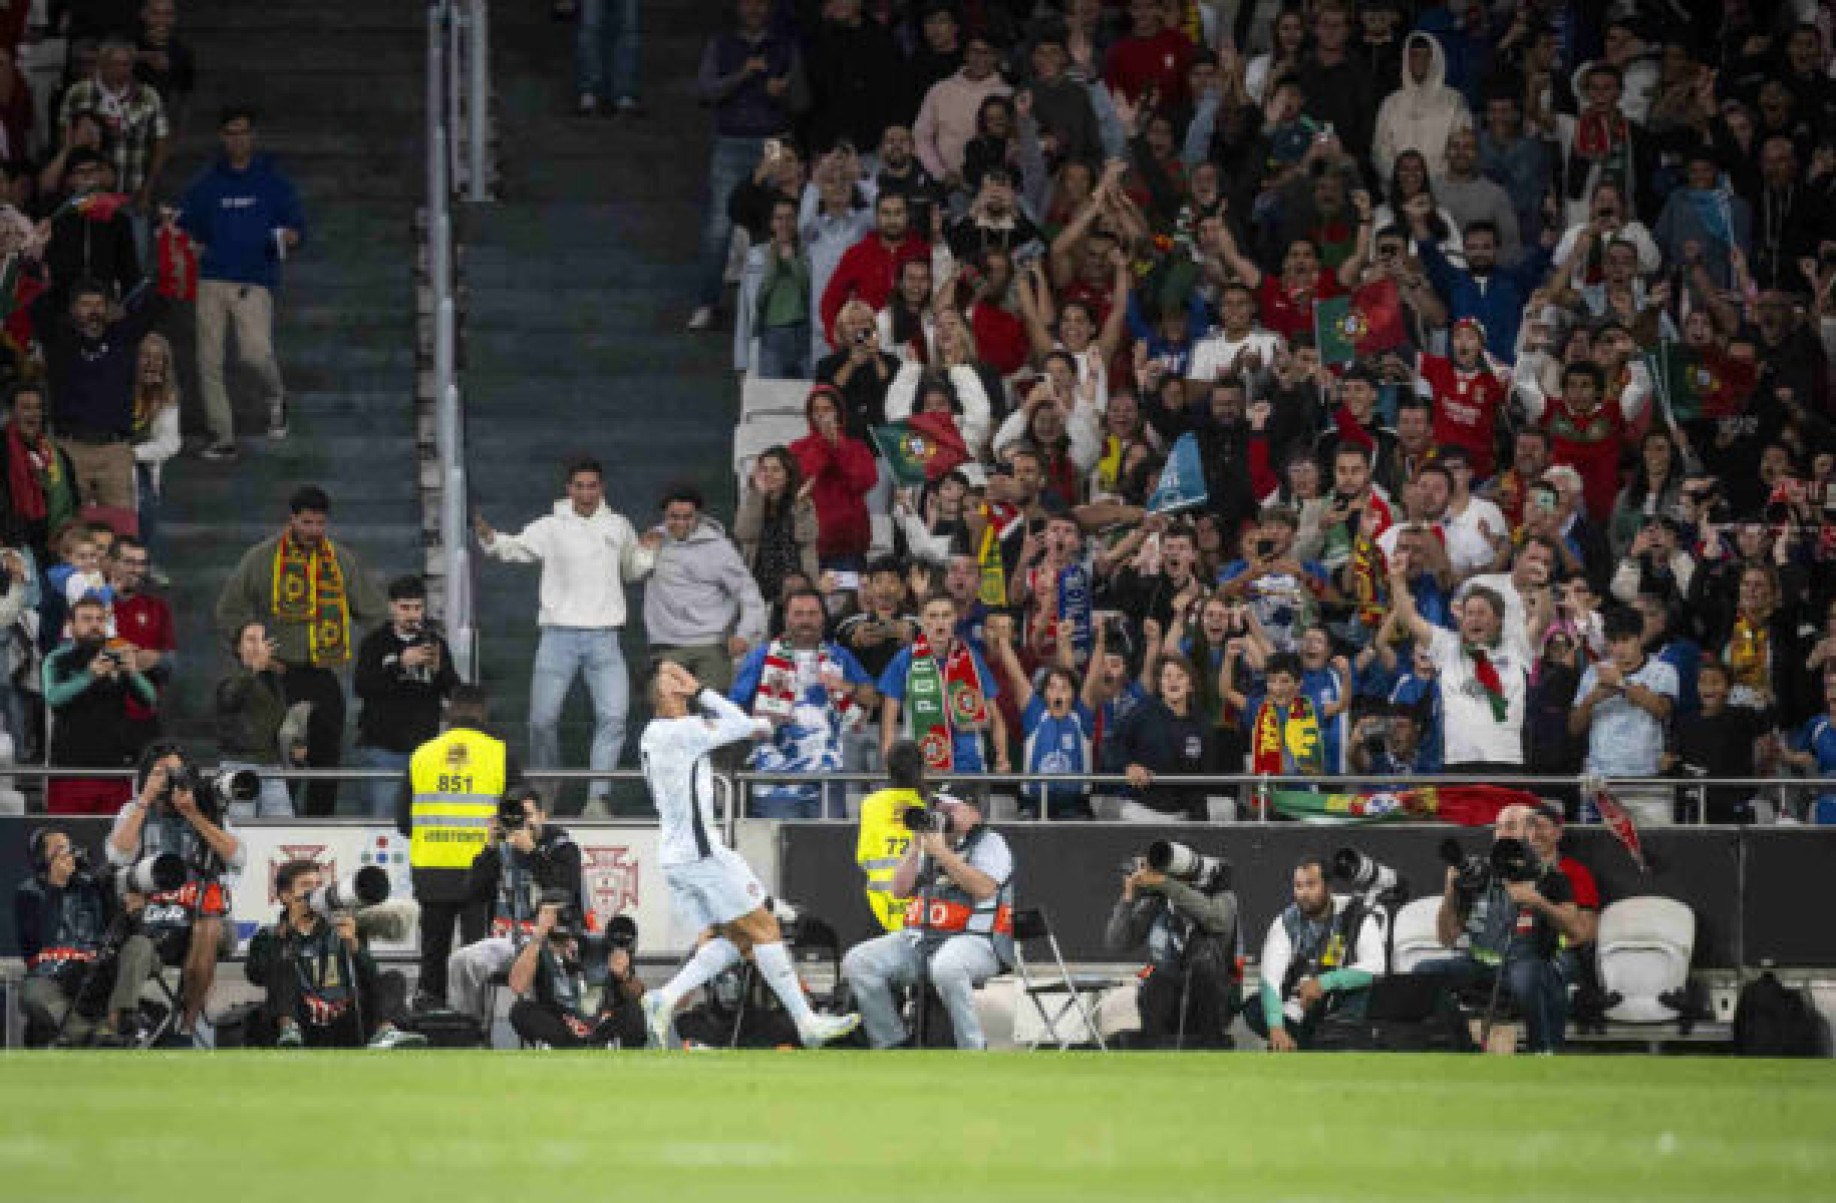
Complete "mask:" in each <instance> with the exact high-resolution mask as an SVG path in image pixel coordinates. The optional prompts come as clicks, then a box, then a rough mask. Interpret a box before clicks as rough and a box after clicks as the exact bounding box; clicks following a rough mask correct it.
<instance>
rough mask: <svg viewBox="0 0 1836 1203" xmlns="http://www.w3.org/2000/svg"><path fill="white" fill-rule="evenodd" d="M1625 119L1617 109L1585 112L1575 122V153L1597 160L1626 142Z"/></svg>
mask: <svg viewBox="0 0 1836 1203" xmlns="http://www.w3.org/2000/svg"><path fill="white" fill-rule="evenodd" d="M1626 137H1627V130H1626V119H1625V118H1624V117H1622V116H1621V115H1620V114H1619V112H1618V110H1613V111H1611V112H1606V113H1596V112H1592V111H1589V112H1585V113H1582V114H1581V116H1580V117H1579V118H1578V119H1577V120H1576V122H1575V153H1576V154H1577V155H1579V156H1581V157H1582V158H1584V159H1591V160H1593V161H1595V162H1599V161H1600V160H1602V159H1605V158H1606V157H1607V156H1608V155H1610V154H1612V153H1613V151H1614V149H1615V148H1617V147H1623V146H1624V145H1625V142H1626Z"/></svg>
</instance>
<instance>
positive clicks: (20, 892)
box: [13, 873, 116, 972]
mask: <svg viewBox="0 0 1836 1203" xmlns="http://www.w3.org/2000/svg"><path fill="white" fill-rule="evenodd" d="M115 911H116V906H115V895H114V892H113V891H112V890H105V889H103V888H102V886H101V885H100V884H99V883H98V882H97V881H96V879H95V878H94V877H93V876H91V875H90V874H88V873H78V874H77V875H76V876H74V877H72V878H71V879H70V884H68V885H65V886H54V885H52V884H51V883H50V882H48V881H46V880H45V879H44V878H43V877H40V876H37V875H34V876H32V877H28V878H26V879H25V880H24V881H22V882H20V883H19V886H18V888H17V889H15V890H14V891H13V923H14V927H15V929H16V931H17V933H18V936H19V955H20V956H21V957H23V958H24V959H25V962H26V966H27V972H33V971H34V967H33V965H32V958H33V957H36V956H37V955H38V954H39V953H40V952H43V951H44V950H45V949H47V948H79V949H83V950H85V951H90V952H94V951H96V950H98V949H99V948H100V947H101V945H102V941H103V938H104V936H106V935H107V933H108V926H109V924H110V923H111V922H112V921H113V920H114V917H115Z"/></svg>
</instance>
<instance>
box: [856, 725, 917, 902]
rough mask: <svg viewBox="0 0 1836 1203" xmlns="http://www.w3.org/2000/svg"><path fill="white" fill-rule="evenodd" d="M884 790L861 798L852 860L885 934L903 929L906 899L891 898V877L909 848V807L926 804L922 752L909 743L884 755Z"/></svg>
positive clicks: (910, 839)
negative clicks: (907, 819)
mask: <svg viewBox="0 0 1836 1203" xmlns="http://www.w3.org/2000/svg"><path fill="white" fill-rule="evenodd" d="M886 775H887V777H888V778H889V779H890V780H889V782H888V786H887V788H886V789H883V790H879V791H877V792H875V793H871V794H868V795H867V796H866V797H865V798H863V799H862V800H861V833H860V838H859V840H858V841H857V842H856V843H855V846H854V860H855V863H856V864H858V865H860V867H861V872H862V873H865V874H866V875H867V905H868V906H870V907H872V908H873V915H874V918H876V919H878V920H879V921H880V926H881V927H883V928H885V929H886V930H887V931H898V930H899V929H900V928H901V927H904V926H905V900H904V899H902V898H895V897H893V892H892V879H893V873H894V871H896V870H897V869H898V868H899V862H900V861H901V860H903V859H904V858H905V851H906V849H907V848H908V847H910V846H911V842H912V832H911V829H910V828H909V827H907V826H906V825H905V820H904V817H903V816H904V814H905V811H906V808H907V807H912V806H923V805H924V753H923V752H922V751H921V750H920V749H919V747H918V745H917V744H915V743H913V742H912V741H911V740H909V739H902V740H900V741H899V742H898V743H895V744H894V745H893V746H892V747H891V749H889V750H888V751H887V753H886Z"/></svg>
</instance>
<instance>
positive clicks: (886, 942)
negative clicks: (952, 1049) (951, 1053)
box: [842, 931, 1001, 1049]
mask: <svg viewBox="0 0 1836 1203" xmlns="http://www.w3.org/2000/svg"><path fill="white" fill-rule="evenodd" d="M923 969H924V958H923V957H922V956H921V955H920V954H919V952H918V939H917V937H916V935H915V934H913V933H910V932H897V931H896V932H888V933H887V934H886V935H884V936H881V937H879V938H878V939H875V940H869V941H867V942H866V943H865V944H856V945H855V946H854V947H853V948H850V949H849V950H848V955H847V956H845V957H843V958H842V976H843V977H845V978H847V979H848V984H849V985H850V986H852V987H853V988H854V999H855V1002H857V1003H858V1004H860V1008H861V1026H862V1027H864V1028H865V1029H866V1030H867V1042H868V1043H869V1044H871V1045H873V1047H875V1048H891V1047H892V1046H893V1045H895V1044H898V1043H900V1042H901V1041H903V1040H905V1038H906V1036H907V1032H906V1030H905V1023H904V1021H903V1020H901V1019H900V1018H899V1008H898V1004H897V1003H896V1002H895V1001H894V999H893V992H894V991H895V990H903V989H905V988H906V987H908V986H912V985H915V984H916V983H917V981H918V975H919V973H920V972H921V971H922V970H923ZM999 972H1001V962H1000V959H999V958H997V957H996V956H995V952H994V945H993V944H991V943H990V942H989V940H988V937H987V936H951V937H950V938H949V939H947V940H945V941H944V942H943V943H942V944H941V945H939V946H938V947H937V950H936V951H934V952H933V953H931V959H930V977H931V989H933V990H935V991H937V997H938V999H939V1000H941V1001H942V1002H943V1005H944V1009H945V1010H946V1011H948V1012H949V1013H950V1026H951V1027H952V1028H953V1029H955V1034H956V1047H957V1048H961V1049H980V1048H986V1047H987V1046H988V1041H987V1039H986V1038H985V1037H984V1036H983V1035H982V1020H981V1017H980V1016H978V1015H977V1014H976V1011H975V988H976V987H977V986H979V985H981V984H982V983H983V982H985V981H987V980H988V979H989V978H991V977H993V976H994V975H995V974H997V973H999Z"/></svg>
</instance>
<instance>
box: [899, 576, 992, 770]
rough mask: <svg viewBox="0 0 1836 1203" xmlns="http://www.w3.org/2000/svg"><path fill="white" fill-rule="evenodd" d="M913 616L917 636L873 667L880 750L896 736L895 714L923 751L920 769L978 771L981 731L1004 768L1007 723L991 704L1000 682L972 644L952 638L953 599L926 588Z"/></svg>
mask: <svg viewBox="0 0 1836 1203" xmlns="http://www.w3.org/2000/svg"><path fill="white" fill-rule="evenodd" d="M918 621H919V633H918V637H917V638H916V639H914V640H912V642H911V644H910V645H909V646H907V647H904V648H901V649H900V651H899V654H898V655H896V656H894V657H893V658H892V662H891V663H890V664H888V665H887V666H886V671H885V672H883V673H881V674H880V683H879V690H880V695H881V697H883V698H884V699H885V704H884V705H882V706H881V708H880V754H881V755H882V756H884V755H886V754H887V752H889V751H890V750H891V748H892V745H893V742H894V741H895V740H897V739H898V738H899V736H900V734H901V731H900V719H901V718H902V717H903V718H905V720H906V726H907V728H908V729H909V738H911V739H912V740H914V741H916V742H917V744H918V746H919V748H920V749H922V750H923V752H924V763H925V771H926V772H927V773H930V774H934V775H937V776H947V775H950V774H967V773H982V772H986V771H987V765H988V759H987V756H986V754H985V749H984V747H983V744H982V733H983V732H987V733H988V735H989V736H990V738H991V740H992V743H993V748H994V757H993V759H994V771H995V772H997V773H1006V772H1009V771H1011V769H1010V764H1009V761H1008V756H1007V729H1006V725H1005V724H1004V723H1003V722H1002V719H1001V711H1000V708H999V707H998V706H996V705H995V699H996V698H997V697H998V696H1000V688H999V686H997V685H996V684H995V679H994V675H993V674H992V673H990V672H989V671H988V665H987V664H986V663H985V662H984V661H983V660H982V657H981V656H979V655H977V654H976V651H975V649H974V648H972V647H970V646H969V645H968V644H967V643H963V642H961V641H960V640H958V639H957V637H956V602H955V601H954V600H952V599H951V597H950V595H949V594H947V593H933V594H932V595H931V596H930V597H928V598H926V599H925V603H924V609H923V610H921V611H920V612H919V616H918Z"/></svg>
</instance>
